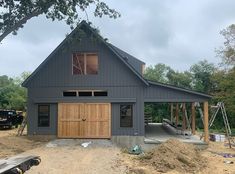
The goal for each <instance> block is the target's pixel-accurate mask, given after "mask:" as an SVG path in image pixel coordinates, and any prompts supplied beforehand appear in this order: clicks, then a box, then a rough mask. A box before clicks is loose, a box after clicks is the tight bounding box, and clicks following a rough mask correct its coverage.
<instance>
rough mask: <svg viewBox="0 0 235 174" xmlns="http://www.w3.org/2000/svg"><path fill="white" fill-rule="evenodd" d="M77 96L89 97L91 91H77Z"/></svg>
mask: <svg viewBox="0 0 235 174" xmlns="http://www.w3.org/2000/svg"><path fill="white" fill-rule="evenodd" d="M78 96H79V97H90V96H92V91H79V92H78Z"/></svg>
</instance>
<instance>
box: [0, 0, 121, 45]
mask: <svg viewBox="0 0 235 174" xmlns="http://www.w3.org/2000/svg"><path fill="white" fill-rule="evenodd" d="M92 5H94V6H95V9H94V16H96V17H102V16H103V15H106V16H109V17H110V18H117V17H120V13H118V12H117V11H116V10H114V9H111V8H109V6H108V5H107V4H106V3H104V2H102V1H100V0H66V1H65V0H48V1H47V0H1V1H0V42H1V41H2V40H3V39H4V38H5V37H6V36H7V35H8V34H10V33H13V34H16V32H17V30H18V29H19V28H23V25H24V24H26V23H27V22H28V20H30V19H31V18H33V17H37V16H39V15H42V14H45V15H46V17H47V18H48V19H51V20H52V21H54V20H59V21H61V20H64V21H65V22H66V24H67V25H69V26H70V27H71V29H73V28H74V26H75V25H76V24H77V22H79V14H80V12H85V13H86V9H87V8H88V7H90V6H92Z"/></svg>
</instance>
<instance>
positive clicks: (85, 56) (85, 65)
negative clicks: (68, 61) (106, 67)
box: [72, 52, 99, 76]
mask: <svg viewBox="0 0 235 174" xmlns="http://www.w3.org/2000/svg"><path fill="white" fill-rule="evenodd" d="M74 54H81V55H83V60H84V69H83V71H84V73H83V74H74V71H73V68H74V64H73V56H74ZM88 54H96V55H97V73H96V74H87V55H88ZM98 74H99V54H98V53H97V52H74V53H72V75H75V76H76V75H98Z"/></svg>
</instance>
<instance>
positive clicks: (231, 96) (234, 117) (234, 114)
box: [213, 68, 235, 128]
mask: <svg viewBox="0 0 235 174" xmlns="http://www.w3.org/2000/svg"><path fill="white" fill-rule="evenodd" d="M213 83H214V86H215V88H214V91H213V96H214V97H213V101H214V102H218V101H222V102H224V103H225V107H226V111H227V114H228V117H229V121H230V124H231V126H232V127H233V128H235V68H232V69H230V70H217V71H216V72H215V73H214V74H213ZM216 124H219V123H218V122H217V123H216Z"/></svg>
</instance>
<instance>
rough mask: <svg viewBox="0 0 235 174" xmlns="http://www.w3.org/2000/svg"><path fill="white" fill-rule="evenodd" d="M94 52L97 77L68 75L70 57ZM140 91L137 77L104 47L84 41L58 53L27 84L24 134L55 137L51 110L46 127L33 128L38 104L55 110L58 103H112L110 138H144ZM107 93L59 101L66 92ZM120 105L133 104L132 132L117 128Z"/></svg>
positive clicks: (54, 111)
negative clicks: (112, 136) (96, 60)
mask: <svg viewBox="0 0 235 174" xmlns="http://www.w3.org/2000/svg"><path fill="white" fill-rule="evenodd" d="M74 52H97V53H98V57H99V58H98V64H99V65H98V66H99V71H98V74H97V75H84V76H83V75H72V53H74ZM143 87H144V84H143V82H142V81H140V80H139V79H138V77H137V76H136V75H135V74H134V73H133V72H132V71H131V70H130V69H129V68H128V67H127V66H125V65H124V63H123V62H121V61H120V60H119V59H118V58H117V57H116V56H115V55H114V54H113V53H112V52H111V51H110V50H109V49H108V48H107V47H106V46H105V45H104V44H102V43H92V42H91V41H90V40H89V39H84V40H83V41H82V43H80V42H74V43H73V44H72V45H70V46H69V47H68V49H67V50H59V51H58V52H57V53H56V54H54V56H53V57H52V58H50V60H48V61H47V63H46V64H45V65H44V66H43V67H42V68H41V69H40V71H38V73H37V74H35V75H34V77H33V78H32V79H31V80H30V81H29V82H28V84H27V88H28V116H29V117H28V122H29V126H28V133H29V134H52V135H56V134H57V110H56V109H51V112H50V127H49V128H43V127H41V128H38V127H37V109H38V108H37V107H38V104H40V103H41V104H42V103H49V104H50V105H51V107H52V108H57V103H59V102H68V103H70V102H76V103H82V102H88V103H89V102H110V103H112V105H111V106H112V108H111V109H112V118H111V120H112V135H136V134H138V135H144V130H143V129H144V125H143V124H142V123H141V121H143V120H144V118H142V119H141V117H143V115H144V113H143V106H142V103H141V101H143ZM84 89H90V90H107V91H108V96H107V97H82V98H80V97H71V98H70V97H63V91H66V90H84ZM120 103H133V104H134V107H133V109H134V117H133V128H129V129H128V128H121V127H120V125H119V120H120V117H119V114H117V113H119V111H117V112H113V111H116V110H118V109H119V105H120Z"/></svg>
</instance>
